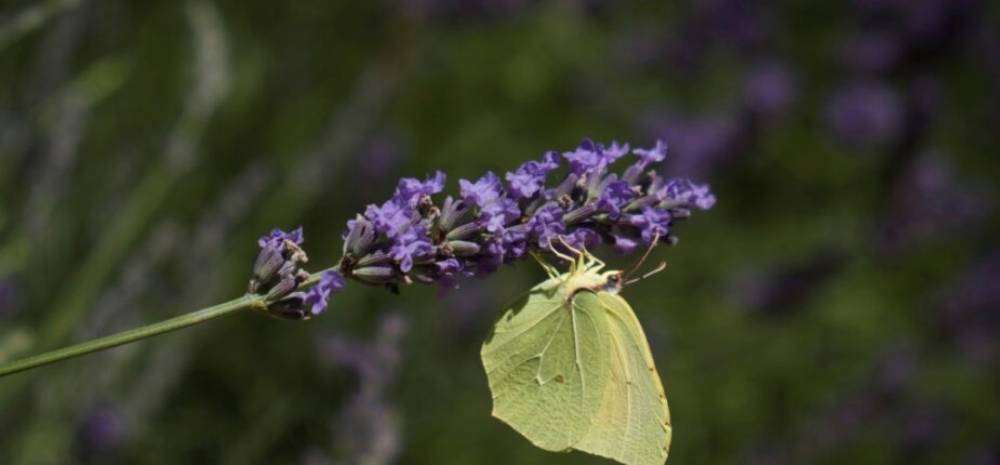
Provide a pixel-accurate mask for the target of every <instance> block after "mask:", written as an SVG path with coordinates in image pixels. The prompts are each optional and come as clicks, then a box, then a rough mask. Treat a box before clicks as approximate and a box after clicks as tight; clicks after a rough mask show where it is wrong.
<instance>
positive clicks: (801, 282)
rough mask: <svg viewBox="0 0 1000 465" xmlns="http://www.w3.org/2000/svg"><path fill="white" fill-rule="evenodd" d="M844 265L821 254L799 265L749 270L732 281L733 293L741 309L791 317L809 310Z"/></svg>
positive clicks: (836, 257)
mask: <svg viewBox="0 0 1000 465" xmlns="http://www.w3.org/2000/svg"><path fill="white" fill-rule="evenodd" d="M843 263H844V257H842V256H841V255H840V254H836V253H831V252H822V253H819V254H817V255H815V256H812V257H808V258H807V259H805V260H802V261H800V262H795V263H790V264H781V265H777V266H765V267H753V268H748V269H745V270H742V271H740V272H738V273H737V274H736V275H735V276H734V277H733V282H732V292H733V295H734V297H735V300H736V301H737V302H738V303H739V305H740V306H741V307H743V308H745V309H747V310H748V311H750V312H752V313H754V314H757V315H762V316H779V315H787V314H791V313H793V312H796V311H802V310H803V309H804V308H808V304H809V300H810V299H811V298H812V297H813V296H815V295H816V293H817V292H819V291H820V290H821V289H822V288H823V286H824V285H826V283H827V282H829V280H830V279H831V278H832V277H833V276H835V275H836V273H837V272H838V271H839V270H840V269H841V267H842V266H843Z"/></svg>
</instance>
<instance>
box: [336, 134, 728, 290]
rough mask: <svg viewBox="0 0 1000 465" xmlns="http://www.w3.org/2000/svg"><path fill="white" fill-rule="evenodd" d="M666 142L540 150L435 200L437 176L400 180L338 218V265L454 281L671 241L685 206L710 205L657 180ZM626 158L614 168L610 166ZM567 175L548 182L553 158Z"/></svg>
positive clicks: (706, 198)
mask: <svg viewBox="0 0 1000 465" xmlns="http://www.w3.org/2000/svg"><path fill="white" fill-rule="evenodd" d="M666 152H667V146H666V144H665V143H663V142H657V144H656V146H654V147H653V148H650V149H635V150H630V149H629V146H628V145H627V144H618V143H612V144H610V145H607V146H605V145H602V144H597V143H594V142H592V141H590V140H584V141H583V143H581V144H580V146H579V147H577V148H576V149H575V150H573V151H570V152H565V153H563V154H561V156H560V154H558V153H556V152H549V153H546V154H545V155H544V156H543V157H542V159H541V160H535V161H529V162H527V163H525V164H523V165H521V166H520V167H519V168H518V169H517V170H515V171H513V172H510V173H507V174H506V175H505V176H504V177H503V178H501V177H500V176H497V175H496V174H494V173H492V172H489V173H486V174H485V175H484V176H483V177H481V178H479V179H477V180H474V181H473V180H465V179H462V180H460V181H459V188H460V190H459V192H460V193H459V195H458V196H457V197H453V196H448V197H445V198H444V200H443V201H442V202H441V203H440V204H437V203H435V201H434V199H433V196H435V195H436V194H439V193H441V192H442V191H443V190H444V187H445V175H444V173H442V172H437V173H435V174H433V175H431V176H429V177H428V178H427V179H425V180H419V179H414V178H406V179H403V180H401V181H400V182H399V185H398V187H397V188H396V191H395V193H394V194H393V196H392V198H390V199H389V200H388V201H386V202H385V203H382V204H381V205H369V206H368V208H367V209H366V211H365V213H364V214H363V215H358V216H357V217H356V218H355V219H353V220H351V221H349V222H348V225H347V231H346V232H345V234H344V257H343V259H342V260H341V263H340V269H341V270H342V271H343V273H344V274H345V275H347V276H348V277H351V278H353V279H356V280H358V281H361V282H364V283H367V284H373V285H384V286H388V287H389V288H391V289H394V290H396V289H398V286H399V284H410V283H412V282H421V283H428V284H430V283H438V284H444V285H454V283H455V280H456V278H458V277H460V276H467V275H484V274H488V273H491V272H493V271H495V270H497V269H498V268H499V267H500V266H501V265H503V264H507V263H511V262H514V261H516V260H518V259H520V258H523V257H525V256H526V255H527V254H529V253H547V252H552V251H555V250H558V249H559V248H561V247H563V248H564V247H574V248H578V249H579V248H588V249H592V248H595V247H597V246H599V245H601V244H609V245H611V246H613V247H614V248H615V249H616V250H617V251H619V252H621V253H626V254H627V253H630V252H632V251H634V250H636V249H637V248H639V247H642V246H644V245H649V244H652V243H653V242H655V241H664V242H666V243H670V244H672V243H675V242H676V237H675V236H674V235H673V234H672V233H671V227H672V225H673V223H674V222H675V221H677V220H682V219H684V218H687V217H688V216H689V215H690V213H691V210H692V209H700V210H704V209H708V208H711V207H712V205H713V204H714V203H715V197H714V196H713V195H712V193H711V191H710V190H709V188H708V186H705V185H698V184H695V183H692V182H690V181H688V180H685V179H665V178H663V177H661V176H659V175H658V174H656V172H655V171H653V170H650V168H651V167H652V166H653V164H654V163H658V162H661V161H663V160H664V158H665V157H666ZM629 153H631V154H632V156H633V160H632V163H631V165H630V166H629V167H628V168H627V169H626V170H625V171H624V172H623V173H622V174H621V175H619V174H617V173H614V172H612V171H611V169H610V168H611V166H612V165H613V164H614V163H615V162H616V161H618V160H619V159H621V158H623V157H625V156H626V155H628V154H629ZM563 161H565V162H566V165H568V168H569V169H568V172H566V174H565V175H564V176H563V177H562V179H561V181H560V182H558V183H554V184H551V185H550V184H548V183H547V181H548V178H549V175H550V174H551V173H553V172H554V171H556V170H558V169H560V167H561V164H562V162H563Z"/></svg>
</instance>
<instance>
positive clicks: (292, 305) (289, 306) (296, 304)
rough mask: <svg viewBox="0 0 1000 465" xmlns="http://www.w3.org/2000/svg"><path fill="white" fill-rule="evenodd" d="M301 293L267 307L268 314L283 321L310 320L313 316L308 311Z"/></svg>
mask: <svg viewBox="0 0 1000 465" xmlns="http://www.w3.org/2000/svg"><path fill="white" fill-rule="evenodd" d="M302 297H303V296H302V295H301V293H296V294H292V295H290V296H288V297H285V298H284V299H281V300H279V301H277V302H274V303H272V304H270V305H268V306H267V314H268V315H271V316H273V317H277V318H281V319H283V320H295V321H302V320H308V319H309V318H310V317H311V316H312V315H310V314H309V312H308V311H306V308H305V304H304V302H303V300H302Z"/></svg>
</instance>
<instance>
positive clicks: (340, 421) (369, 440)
mask: <svg viewBox="0 0 1000 465" xmlns="http://www.w3.org/2000/svg"><path fill="white" fill-rule="evenodd" d="M407 326H408V324H407V322H406V319H405V318H403V317H402V316H401V315H400V314H398V313H390V314H388V315H387V316H385V317H383V318H382V319H381V320H380V323H379V328H378V332H377V334H376V336H375V338H374V340H373V341H372V342H363V341H359V340H356V339H353V338H349V337H346V336H341V335H336V336H331V337H327V338H326V339H323V340H321V341H320V344H319V352H320V356H321V358H322V359H324V360H325V361H326V362H328V363H333V364H336V365H339V366H342V367H345V368H348V369H350V370H352V371H354V373H355V374H356V376H357V377H358V386H359V387H358V392H357V393H356V394H355V395H354V396H353V397H352V398H351V399H350V401H349V402H348V404H347V406H346V407H345V408H344V409H343V411H342V413H341V414H340V415H338V418H337V422H336V433H337V437H336V441H335V442H336V446H337V449H338V450H339V455H343V456H344V458H345V459H346V460H347V463H374V464H389V463H393V462H394V460H395V458H396V456H397V455H398V454H399V452H400V450H401V448H402V444H401V443H402V438H401V434H400V432H399V418H398V414H397V413H396V411H395V409H394V408H393V407H392V406H391V405H390V404H389V402H388V401H387V400H386V397H387V396H386V391H387V390H388V389H389V387H390V385H391V384H392V383H393V382H394V381H395V379H396V376H397V374H398V370H399V366H400V363H401V361H402V352H401V350H400V345H401V343H402V340H403V337H404V336H405V335H406V332H407Z"/></svg>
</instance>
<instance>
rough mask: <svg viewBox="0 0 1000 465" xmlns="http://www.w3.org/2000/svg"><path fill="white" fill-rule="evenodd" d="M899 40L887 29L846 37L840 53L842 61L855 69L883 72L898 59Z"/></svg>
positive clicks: (890, 67)
mask: <svg viewBox="0 0 1000 465" xmlns="http://www.w3.org/2000/svg"><path fill="white" fill-rule="evenodd" d="M901 53H902V51H901V50H900V44H899V40H898V39H897V38H896V36H895V35H893V34H890V33H889V32H888V31H884V30H880V31H874V32H865V33H859V34H855V35H853V36H851V37H848V38H847V40H846V41H845V42H844V44H843V46H842V48H841V51H840V54H841V59H842V60H843V61H844V63H845V64H846V65H847V66H848V67H850V68H852V69H855V70H858V71H864V72H872V73H879V72H885V71H888V70H890V69H892V67H894V66H895V65H896V63H897V62H899V60H900V55H901Z"/></svg>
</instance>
